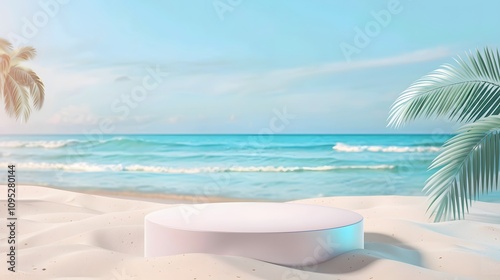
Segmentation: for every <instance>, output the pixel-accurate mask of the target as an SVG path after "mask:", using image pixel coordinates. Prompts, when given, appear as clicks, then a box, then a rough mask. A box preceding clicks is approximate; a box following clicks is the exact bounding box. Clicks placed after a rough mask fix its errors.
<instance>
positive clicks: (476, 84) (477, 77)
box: [389, 48, 500, 127]
mask: <svg viewBox="0 0 500 280" xmlns="http://www.w3.org/2000/svg"><path fill="white" fill-rule="evenodd" d="M455 61H456V63H457V65H450V64H446V65H443V66H442V67H441V68H440V69H438V70H436V71H434V72H431V73H430V74H428V75H426V76H424V77H423V78H421V79H419V80H418V81H416V82H415V83H413V84H412V85H411V86H410V87H408V88H407V89H406V90H405V91H403V93H402V94H401V95H400V96H399V97H398V98H397V100H396V101H395V102H394V104H393V105H392V108H391V111H390V113H389V126H394V127H400V126H403V125H405V124H406V123H408V122H409V121H412V120H414V119H416V118H418V117H427V118H430V117H439V116H446V117H448V118H450V119H452V120H457V121H460V122H470V121H476V120H478V119H480V118H482V117H486V116H490V115H498V114H500V53H499V52H498V51H493V50H490V49H488V48H485V49H484V51H483V52H480V51H476V54H475V55H474V54H473V53H469V54H467V56H466V59H463V58H461V57H458V58H457V59H456V60H455Z"/></svg>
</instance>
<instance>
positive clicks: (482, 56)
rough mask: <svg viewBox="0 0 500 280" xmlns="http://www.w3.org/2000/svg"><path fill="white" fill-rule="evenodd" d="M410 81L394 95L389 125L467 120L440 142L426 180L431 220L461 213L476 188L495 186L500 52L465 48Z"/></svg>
mask: <svg viewBox="0 0 500 280" xmlns="http://www.w3.org/2000/svg"><path fill="white" fill-rule="evenodd" d="M455 62H456V64H454V65H451V64H446V65H443V66H442V67H441V68H439V69H438V70H436V71H434V72H431V73H430V74H428V75H426V76H424V77H423V78H421V79H419V80H417V81H416V82H415V83H413V84H412V85H410V87H408V88H407V89H406V90H405V91H403V92H402V93H401V95H400V96H399V97H398V98H397V99H396V101H395V102H394V104H393V105H392V107H391V110H390V113H389V125H390V126H394V127H401V126H404V125H406V124H407V123H408V122H410V121H412V120H414V119H416V118H419V117H425V118H436V117H447V118H449V119H451V120H455V121H458V122H462V123H467V124H466V125H464V126H463V127H462V128H460V130H459V131H458V132H459V134H458V135H457V136H455V137H453V138H452V139H450V140H449V141H448V142H446V143H445V145H444V148H443V150H442V152H441V154H440V155H439V156H438V157H437V158H436V159H435V160H434V161H433V163H432V164H431V166H430V169H433V168H440V169H439V170H438V171H437V172H436V173H435V174H434V175H432V176H431V177H430V178H429V179H428V180H427V182H426V185H425V187H424V191H425V192H426V193H427V194H428V195H429V197H430V205H429V209H428V210H430V211H431V215H433V216H434V217H435V221H443V220H449V219H461V218H463V217H464V214H465V212H466V211H468V210H469V204H470V203H471V202H472V200H474V199H477V197H478V195H479V194H482V193H487V192H488V191H492V190H493V189H496V188H497V186H498V172H499V164H498V161H499V159H498V157H499V155H500V147H499V146H498V145H499V143H500V142H499V139H498V138H499V134H498V130H500V117H498V116H496V115H498V114H500V53H499V52H498V50H496V51H494V50H491V49H488V48H485V49H484V50H483V51H482V52H481V51H476V52H475V53H472V52H469V53H468V54H466V56H465V58H461V57H458V58H457V59H455Z"/></svg>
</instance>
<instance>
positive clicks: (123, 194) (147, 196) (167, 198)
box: [21, 185, 284, 204]
mask: <svg viewBox="0 0 500 280" xmlns="http://www.w3.org/2000/svg"><path fill="white" fill-rule="evenodd" d="M21 187H22V185H21ZM43 187H46V188H51V189H56V190H61V191H69V192H76V193H82V194H90V195H98V196H104V197H111V198H119V199H125V200H138V201H147V202H154V203H162V204H198V203H216V202H284V201H281V200H266V199H250V198H249V199H245V198H233V197H224V196H205V195H182V194H167V193H154V192H151V193H145V192H134V191H130V190H125V191H119V190H116V191H115V190H101V189H89V188H74V189H73V188H71V189H68V188H61V187H56V186H43Z"/></svg>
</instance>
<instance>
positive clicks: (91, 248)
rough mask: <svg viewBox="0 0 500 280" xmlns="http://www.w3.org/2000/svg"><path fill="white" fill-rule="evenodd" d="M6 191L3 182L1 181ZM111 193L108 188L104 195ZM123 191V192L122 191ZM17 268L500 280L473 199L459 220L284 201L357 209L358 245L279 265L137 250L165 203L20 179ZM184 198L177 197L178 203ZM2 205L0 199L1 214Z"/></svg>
mask: <svg viewBox="0 0 500 280" xmlns="http://www.w3.org/2000/svg"><path fill="white" fill-rule="evenodd" d="M0 190H1V192H2V193H6V186H1V188H0ZM108 195H109V194H108ZM129 195H130V194H129ZM17 197H18V202H17V217H18V220H17V235H16V238H17V244H18V251H17V265H16V269H17V271H16V272H15V273H12V272H9V271H8V270H7V267H6V253H5V252H6V251H7V239H6V236H7V232H6V227H5V226H2V234H1V240H0V241H1V245H0V249H1V252H2V266H1V271H0V277H1V278H2V279H117V280H119V279H176V280H177V279H178V280H184V279H190V280H193V279H196V280H201V279H222V280H225V279H294V280H295V279H318V280H320V279H498V278H499V277H500V204H494V203H483V202H477V203H475V204H474V207H473V208H472V211H471V213H470V214H469V215H468V216H467V219H466V220H464V221H454V222H445V223H430V222H429V221H428V219H427V217H426V215H425V209H426V199H425V198H424V197H409V196H362V197H329V198H318V199H306V200H300V201H291V202H290V203H308V204H318V205H325V206H334V207H340V208H345V209H350V210H353V211H356V212H357V213H359V214H361V215H363V217H364V218H365V249H364V250H356V251H352V252H350V253H346V254H343V255H341V256H339V257H336V258H334V259H332V260H330V261H327V262H324V263H322V264H320V265H318V266H315V267H295V268H291V267H285V266H280V265H275V264H270V263H266V262H262V261H257V260H252V259H246V258H242V257H233V256H216V255H208V254H186V255H178V256H168V257H158V258H145V257H143V247H144V245H143V241H144V240H143V239H144V233H143V222H144V216H145V215H146V214H148V213H150V212H152V211H155V210H159V209H162V208H165V207H171V205H173V204H174V202H176V200H175V199H168V200H165V201H163V202H169V204H165V203H160V201H158V202H151V201H141V200H139V199H130V198H129V199H123V198H113V197H109V196H103V195H102V194H101V195H95V194H84V193H77V192H70V191H64V190H59V189H53V188H47V187H39V186H18V194H17ZM189 200H190V199H189V198H187V197H184V201H181V202H186V201H189ZM6 209H7V203H6V201H5V199H4V198H2V205H1V212H0V213H1V220H2V224H6V223H7V220H6Z"/></svg>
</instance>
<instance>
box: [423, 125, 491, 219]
mask: <svg viewBox="0 0 500 280" xmlns="http://www.w3.org/2000/svg"><path fill="white" fill-rule="evenodd" d="M458 132H459V134H458V135H456V136H455V137H453V138H451V139H450V140H448V141H447V142H446V143H445V144H444V147H443V150H442V151H441V153H440V154H439V156H437V157H436V159H435V160H434V161H433V163H432V165H431V166H430V168H441V169H439V170H438V171H437V172H436V173H434V175H432V176H431V177H430V178H429V179H428V180H427V182H426V185H425V187H424V191H425V192H426V193H427V194H428V195H429V196H430V197H431V203H430V205H429V210H431V211H432V215H434V216H435V221H443V220H449V219H461V218H463V217H464V213H465V212H466V211H468V209H469V204H470V203H471V202H472V201H473V200H475V199H477V197H478V195H479V194H482V193H488V192H489V191H492V190H493V189H497V188H498V180H499V172H500V153H499V149H500V116H489V117H486V118H483V119H480V120H478V121H477V122H474V123H470V124H466V125H464V126H463V127H462V128H460V129H459V131H458Z"/></svg>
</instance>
